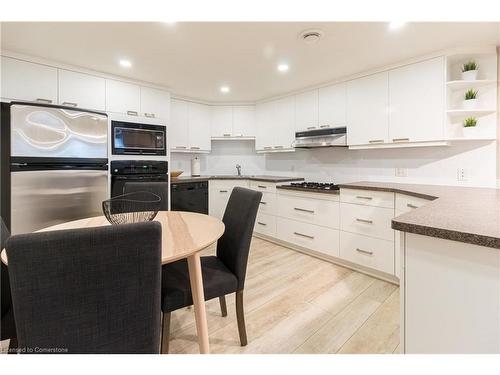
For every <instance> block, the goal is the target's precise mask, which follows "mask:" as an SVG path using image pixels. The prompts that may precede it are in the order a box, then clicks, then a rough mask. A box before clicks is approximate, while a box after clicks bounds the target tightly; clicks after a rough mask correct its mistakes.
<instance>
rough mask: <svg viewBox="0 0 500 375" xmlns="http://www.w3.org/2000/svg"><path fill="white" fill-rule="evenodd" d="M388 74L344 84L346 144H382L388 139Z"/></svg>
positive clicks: (375, 75)
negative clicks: (345, 89) (345, 90)
mask: <svg viewBox="0 0 500 375" xmlns="http://www.w3.org/2000/svg"><path fill="white" fill-rule="evenodd" d="M388 80H389V78H388V73H387V72H383V73H378V74H373V75H370V76H367V77H363V78H359V79H355V80H353V81H349V82H348V83H347V142H348V144H349V145H364V144H377V143H385V142H387V140H388V132H389V129H388V123H389V115H388V113H387V112H388V104H389V92H388V91H389V90H388Z"/></svg>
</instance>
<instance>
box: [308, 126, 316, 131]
mask: <svg viewBox="0 0 500 375" xmlns="http://www.w3.org/2000/svg"><path fill="white" fill-rule="evenodd" d="M312 129H316V126H308V127H307V130H312Z"/></svg>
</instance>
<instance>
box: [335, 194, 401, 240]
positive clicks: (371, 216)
mask: <svg viewBox="0 0 500 375" xmlns="http://www.w3.org/2000/svg"><path fill="white" fill-rule="evenodd" d="M340 212H341V213H340V229H342V230H344V231H346V232H351V233H358V234H363V235H365V236H371V237H374V238H380V239H382V240H388V241H394V230H393V229H392V228H391V220H392V218H393V217H394V209H392V208H384V207H373V206H361V205H358V204H350V203H341V204H340Z"/></svg>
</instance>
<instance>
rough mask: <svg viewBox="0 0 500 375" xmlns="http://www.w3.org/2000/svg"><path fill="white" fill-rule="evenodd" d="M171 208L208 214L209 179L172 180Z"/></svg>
mask: <svg viewBox="0 0 500 375" xmlns="http://www.w3.org/2000/svg"><path fill="white" fill-rule="evenodd" d="M170 209H171V210H172V211H189V212H198V213H200V214H206V215H208V181H190V182H173V181H171V182H170Z"/></svg>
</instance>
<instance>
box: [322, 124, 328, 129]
mask: <svg viewBox="0 0 500 375" xmlns="http://www.w3.org/2000/svg"><path fill="white" fill-rule="evenodd" d="M329 127H330V125H321V126H320V128H323V129H324V128H329Z"/></svg>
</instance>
